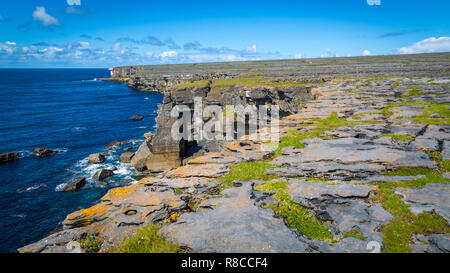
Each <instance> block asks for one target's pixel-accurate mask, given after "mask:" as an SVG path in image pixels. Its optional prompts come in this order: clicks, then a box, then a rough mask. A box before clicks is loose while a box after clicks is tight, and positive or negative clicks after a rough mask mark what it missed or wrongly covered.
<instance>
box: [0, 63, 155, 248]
mask: <svg viewBox="0 0 450 273" xmlns="http://www.w3.org/2000/svg"><path fill="white" fill-rule="evenodd" d="M107 77H109V71H108V70H107V69H0V153H4V152H20V154H21V158H20V159H19V160H17V161H14V162H10V163H5V164H0V252H15V251H16V249H17V248H20V247H22V246H24V245H27V244H29V243H33V242H35V241H38V240H40V239H42V238H43V237H44V236H46V235H48V234H49V233H51V232H52V231H53V230H54V229H55V228H56V227H57V226H58V225H60V224H61V222H62V221H63V220H64V218H65V216H66V215H67V214H69V213H71V212H73V211H76V210H79V209H82V208H86V207H88V206H91V205H93V204H95V203H96V202H98V200H99V198H101V196H102V195H104V194H105V193H106V192H107V191H108V189H110V188H113V187H118V186H124V185H127V184H130V183H134V182H135V181H136V180H137V178H136V177H134V175H133V174H135V173H134V172H133V170H132V167H131V165H129V164H120V163H119V161H118V160H119V156H120V154H121V153H122V152H124V151H128V150H129V149H131V150H130V151H136V150H137V148H138V146H137V144H136V142H142V140H143V134H144V133H146V132H154V131H155V128H156V122H155V118H156V113H157V105H158V104H160V103H161V102H162V99H163V95H162V94H161V93H158V92H143V91H137V90H133V89H130V88H129V87H128V86H127V85H125V84H119V83H114V82H102V81H96V80H95V78H107ZM133 115H142V116H144V119H143V120H142V121H134V120H132V119H131V117H132V116H133ZM115 140H117V141H129V143H127V144H124V145H122V146H121V147H120V148H118V147H116V148H114V149H113V150H112V151H110V154H109V155H108V156H107V158H106V162H105V163H103V164H100V165H88V163H87V157H88V156H89V154H91V153H102V152H105V151H106V150H105V146H106V145H107V144H108V143H110V142H112V141H115ZM132 141H133V142H135V143H134V144H135V145H132V143H131V142H132ZM36 147H44V148H49V149H52V150H57V151H58V153H57V154H56V155H52V156H47V157H37V156H35V155H34V154H33V150H34V148H36ZM112 167H115V168H117V170H116V171H115V175H114V177H112V178H110V179H107V180H106V182H95V181H93V180H92V179H91V177H92V175H93V174H94V173H95V172H96V171H97V170H98V169H100V168H112ZM80 176H84V177H86V178H88V179H87V184H86V186H85V187H84V188H83V189H81V190H80V191H78V192H71V193H67V192H62V191H61V188H62V187H63V186H64V185H66V184H67V183H68V182H70V181H72V180H73V179H75V178H76V177H80Z"/></svg>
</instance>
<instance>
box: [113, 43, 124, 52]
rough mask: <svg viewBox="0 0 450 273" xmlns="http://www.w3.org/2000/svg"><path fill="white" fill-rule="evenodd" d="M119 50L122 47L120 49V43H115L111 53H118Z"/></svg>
mask: <svg viewBox="0 0 450 273" xmlns="http://www.w3.org/2000/svg"><path fill="white" fill-rule="evenodd" d="M121 48H122V47H121V45H120V43H119V42H117V43H115V44H114V45H113V47H112V50H113V51H120V49H121Z"/></svg>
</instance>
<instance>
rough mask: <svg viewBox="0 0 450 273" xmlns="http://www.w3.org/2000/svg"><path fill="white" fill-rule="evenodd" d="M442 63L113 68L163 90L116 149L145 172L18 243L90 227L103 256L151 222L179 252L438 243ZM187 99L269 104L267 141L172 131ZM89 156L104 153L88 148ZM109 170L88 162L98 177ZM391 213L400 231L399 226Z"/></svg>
mask: <svg viewBox="0 0 450 273" xmlns="http://www.w3.org/2000/svg"><path fill="white" fill-rule="evenodd" d="M449 59H450V54H448V53H447V54H423V55H405V56H389V57H387V56H380V57H368V58H343V59H320V60H315V59H312V60H304V61H289V60H286V61H270V62H251V63H230V64H228V63H227V64H199V65H196V66H195V65H178V66H177V65H174V66H136V67H118V68H112V69H111V79H108V80H112V81H117V82H121V83H127V84H128V85H129V86H130V87H132V88H136V89H140V90H144V91H158V92H163V93H164V99H163V103H162V104H161V105H159V110H158V116H157V119H156V120H157V130H156V132H155V134H154V135H153V134H146V136H145V139H144V141H143V143H142V144H141V145H140V146H139V148H138V150H137V151H136V152H135V153H132V152H125V153H123V154H122V155H121V156H120V161H121V162H123V163H129V164H131V165H132V166H133V167H134V168H135V169H136V170H137V171H139V172H142V176H143V177H144V178H143V179H141V180H140V181H139V182H137V183H135V184H133V185H129V186H126V187H121V188H114V189H111V190H109V191H108V193H107V194H106V195H105V196H103V197H102V198H101V199H100V200H99V202H98V203H97V204H96V205H94V206H92V207H90V208H86V209H83V210H80V211H76V212H73V213H71V214H69V215H68V216H67V217H66V219H65V220H64V221H63V223H62V224H63V226H64V229H63V230H61V231H58V232H56V233H53V234H51V235H49V236H48V237H46V238H44V239H42V240H40V241H38V242H36V243H33V244H30V245H28V246H24V247H23V248H20V249H19V250H18V251H19V252H21V253H30V252H32V253H46V252H73V251H74V249H73V248H72V246H73V243H74V242H79V241H80V240H83V239H85V238H87V237H89V238H95V240H97V241H98V242H100V247H99V248H98V249H97V251H99V252H111V251H114V250H115V249H116V248H117V247H118V246H119V245H120V244H121V243H122V242H123V240H125V239H126V238H129V237H130V236H132V235H133V234H134V233H135V232H136V230H137V229H139V228H140V227H143V226H146V225H149V224H154V223H159V224H162V225H163V227H162V229H161V230H160V231H159V234H160V235H161V236H163V237H164V239H166V240H167V241H170V242H172V243H174V244H176V245H178V246H179V247H180V248H181V249H183V251H187V252H295V253H304V252H306V253H312V252H321V253H325V252H339V253H342V252H371V251H386V252H409V251H411V252H449V251H450V247H449V242H450V238H449V234H450V226H449V220H450V203H449V199H448V196H449V193H450V192H449V191H450V188H449V186H448V182H449V180H450V179H449V177H450V175H449V171H450V170H449V164H448V162H449V160H450V123H449V122H448V119H449V118H450V117H449V112H448V111H449V110H448V107H449V103H450V101H449V100H450V92H449V85H450V75H449V73H448V72H449V68H450V65H449ZM424 63H426V64H427V65H426V66H424V65H423V64H424ZM196 98H201V99H202V103H203V104H202V107H203V108H204V107H207V106H209V105H213V106H219V107H220V108H222V109H224V108H225V107H226V106H229V105H232V106H235V107H236V106H238V105H242V106H244V107H246V106H250V107H260V106H263V105H278V106H279V112H280V114H279V118H273V119H271V120H270V121H269V125H270V124H276V125H277V127H278V128H279V134H280V137H279V141H278V142H277V143H276V146H273V145H270V143H268V142H267V141H266V140H261V139H258V138H253V137H252V135H251V134H250V135H249V134H246V135H244V136H242V137H240V138H238V139H237V140H231V141H225V140H214V141H203V140H200V139H199V138H198V136H196V132H195V130H193V129H192V130H190V131H189V134H190V137H189V139H188V140H185V139H182V140H174V139H173V138H171V137H170V133H171V128H172V125H173V124H174V123H175V122H176V120H177V118H174V117H171V116H170V112H171V111H172V110H173V109H174V107H176V106H178V105H186V106H188V107H189V109H190V110H191V111H193V110H194V106H195V99H196ZM244 115H245V114H244ZM192 118H194V117H192ZM212 118H213V117H204V118H203V122H208V121H210V120H211V119H212ZM133 119H134V118H133ZM135 120H136V119H135ZM137 120H139V119H137ZM246 120H249V122H251V119H249V118H248V117H247V119H246ZM257 132H258V134H259V135H266V136H268V139H270V136H271V134H274V132H272V131H270V130H268V128H267V127H261V128H258V129H257ZM116 144H117V143H116ZM116 144H114V143H111V145H109V146H110V147H111V146H114V145H116ZM272 144H273V143H272ZM3 158H5V159H3ZM12 158H15V156H14V155H5V156H3V155H2V161H3V160H5V161H6V160H12ZM99 162H102V154H93V155H91V156H90V157H89V163H91V164H97V163H99ZM110 175H113V170H99V172H98V174H96V176H97V178H96V179H98V180H102V179H104V178H106V177H108V176H110ZM83 182H84V181H82V180H79V181H76V183H74V184H72V185H70V186H68V190H78V189H80V188H81V187H82V184H83ZM392 203H396V204H399V205H398V206H399V207H401V209H402V213H399V209H398V208H397V207H392ZM423 219H432V220H429V221H428V220H427V221H428V222H433V223H439V225H434V226H427V225H428V222H427V221H425V220H423ZM393 223H402V224H405V225H408V228H409V229H410V230H408V232H406V233H407V234H406V235H404V236H403V235H402V234H403V233H402V232H404V230H396V229H395V228H396V227H395V225H393ZM422 226H425V227H426V228H425V229H424V230H421V229H420V228H419V227H422ZM392 233H394V234H401V235H402V236H403V237H402V236H399V237H400V239H398V240H397V241H395V240H393V239H392V238H391V237H392Z"/></svg>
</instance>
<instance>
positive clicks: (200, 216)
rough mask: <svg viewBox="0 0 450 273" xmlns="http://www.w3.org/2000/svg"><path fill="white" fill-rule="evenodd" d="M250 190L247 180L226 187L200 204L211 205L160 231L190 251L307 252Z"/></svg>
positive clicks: (280, 220) (184, 216) (188, 214)
mask: <svg viewBox="0 0 450 273" xmlns="http://www.w3.org/2000/svg"><path fill="white" fill-rule="evenodd" d="M251 193H252V185H251V183H249V182H243V183H242V186H241V187H234V188H231V189H227V190H225V191H224V192H223V195H224V197H222V198H216V199H211V200H207V201H204V202H202V203H201V204H200V208H201V207H208V208H214V209H202V210H200V211H198V212H196V213H187V214H183V215H182V216H181V217H180V218H179V219H178V222H176V223H173V224H171V225H169V226H166V227H164V228H163V229H161V234H162V235H163V236H164V237H165V238H166V239H168V240H170V241H172V242H175V243H177V244H179V245H181V246H186V247H189V248H191V249H192V251H193V252H220V253H236V252H238V253H239V252H241V253H242V252H243V253H260V252H295V253H303V252H310V249H309V247H308V245H307V244H306V243H304V242H301V241H300V240H299V239H298V237H297V235H296V234H295V233H294V232H293V231H292V230H291V229H289V228H288V227H287V226H286V225H285V224H284V223H283V220H282V219H279V218H277V217H276V216H275V215H274V212H273V211H272V210H268V209H263V208H261V207H259V206H256V205H255V204H254V201H253V200H252V199H251Z"/></svg>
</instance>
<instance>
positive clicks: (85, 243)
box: [78, 236, 102, 253]
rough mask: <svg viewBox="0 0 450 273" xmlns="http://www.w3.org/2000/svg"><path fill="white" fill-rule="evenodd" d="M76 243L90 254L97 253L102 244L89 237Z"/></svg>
mask: <svg viewBox="0 0 450 273" xmlns="http://www.w3.org/2000/svg"><path fill="white" fill-rule="evenodd" d="M78 243H79V244H80V247H81V248H82V249H84V250H86V251H87V252H90V253H96V252H98V251H99V250H100V248H101V246H102V242H100V241H98V240H96V239H94V238H91V237H90V236H86V237H84V238H83V239H80V240H79V241H78Z"/></svg>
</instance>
